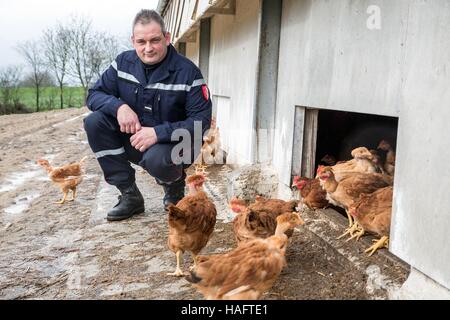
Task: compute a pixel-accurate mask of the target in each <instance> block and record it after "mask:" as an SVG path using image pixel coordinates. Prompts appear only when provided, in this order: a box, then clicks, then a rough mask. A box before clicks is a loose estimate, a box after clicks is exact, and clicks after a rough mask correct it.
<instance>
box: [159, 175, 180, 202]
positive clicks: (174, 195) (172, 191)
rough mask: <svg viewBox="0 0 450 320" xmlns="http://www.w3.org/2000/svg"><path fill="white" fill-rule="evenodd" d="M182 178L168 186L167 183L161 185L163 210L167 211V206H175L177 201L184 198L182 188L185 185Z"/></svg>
mask: <svg viewBox="0 0 450 320" xmlns="http://www.w3.org/2000/svg"><path fill="white" fill-rule="evenodd" d="M184 177H185V175H183V177H182V178H181V179H180V180H178V181H175V182H172V183H170V184H168V183H161V185H162V187H163V188H164V198H163V204H164V210H166V211H167V210H168V209H167V207H168V206H169V204H171V203H172V204H174V205H176V204H177V203H178V201H180V200H181V199H183V197H184V187H185V186H186V183H185V182H184Z"/></svg>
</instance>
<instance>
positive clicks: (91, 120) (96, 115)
mask: <svg viewBox="0 0 450 320" xmlns="http://www.w3.org/2000/svg"><path fill="white" fill-rule="evenodd" d="M113 127H114V125H113V119H112V118H111V117H109V116H107V115H105V114H104V113H103V112H101V111H94V112H92V113H91V114H90V115H88V116H87V117H86V118H84V130H85V131H86V133H87V134H88V135H89V134H95V133H98V131H99V130H105V129H106V130H107V131H109V130H114V128H113Z"/></svg>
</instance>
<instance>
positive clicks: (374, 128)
mask: <svg viewBox="0 0 450 320" xmlns="http://www.w3.org/2000/svg"><path fill="white" fill-rule="evenodd" d="M397 127H398V118H395V117H387V116H379V115H372V114H364V113H356V112H343V111H331V110H319V111H318V121H317V143H316V156H315V160H316V161H315V169H317V166H318V165H319V164H323V163H322V162H321V159H322V158H323V157H324V156H325V155H327V154H328V155H332V156H334V157H335V158H336V160H337V161H345V160H349V159H351V158H352V156H351V151H352V150H353V149H354V148H357V147H366V148H367V149H369V150H370V149H377V146H378V144H379V143H380V141H381V140H383V139H384V140H387V141H388V142H389V143H390V144H391V146H392V147H393V148H394V150H395V149H396V144H397ZM378 152H380V150H378ZM381 156H383V155H381Z"/></svg>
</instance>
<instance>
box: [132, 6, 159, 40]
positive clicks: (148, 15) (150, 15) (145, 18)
mask: <svg viewBox="0 0 450 320" xmlns="http://www.w3.org/2000/svg"><path fill="white" fill-rule="evenodd" d="M152 21H155V22H156V23H158V24H159V25H160V26H161V31H162V33H163V35H166V32H167V30H166V24H165V23H164V19H163V18H162V17H161V15H160V14H159V13H158V12H156V11H155V10H149V9H142V10H141V11H139V12H138V13H137V14H136V16H135V17H134V20H133V30H132V32H133V33H134V27H135V26H136V25H137V24H138V23H140V24H148V23H150V22H152Z"/></svg>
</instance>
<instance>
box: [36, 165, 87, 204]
mask: <svg viewBox="0 0 450 320" xmlns="http://www.w3.org/2000/svg"><path fill="white" fill-rule="evenodd" d="M86 159H87V157H83V158H82V159H81V160H80V161H79V162H74V163H69V164H66V165H64V166H61V167H52V166H51V165H50V163H49V162H48V160H45V159H39V160H37V161H36V162H37V164H39V165H41V166H42V167H44V168H45V170H47V173H48V176H49V178H50V180H52V181H53V182H54V183H56V184H58V185H59V187H60V188H61V190H62V192H63V198H62V200H60V201H57V202H56V203H58V204H63V203H64V202H66V199H67V194H68V193H69V191H72V199H69V200H67V201H74V200H75V197H76V193H77V186H78V185H79V184H80V183H81V181H83V174H84V161H85V160H86Z"/></svg>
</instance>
